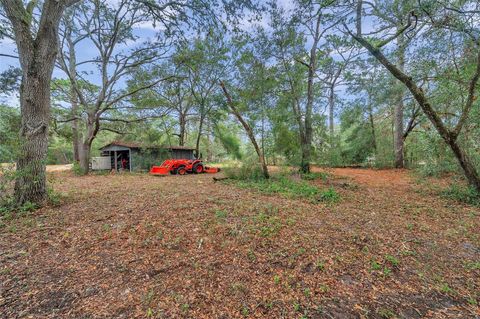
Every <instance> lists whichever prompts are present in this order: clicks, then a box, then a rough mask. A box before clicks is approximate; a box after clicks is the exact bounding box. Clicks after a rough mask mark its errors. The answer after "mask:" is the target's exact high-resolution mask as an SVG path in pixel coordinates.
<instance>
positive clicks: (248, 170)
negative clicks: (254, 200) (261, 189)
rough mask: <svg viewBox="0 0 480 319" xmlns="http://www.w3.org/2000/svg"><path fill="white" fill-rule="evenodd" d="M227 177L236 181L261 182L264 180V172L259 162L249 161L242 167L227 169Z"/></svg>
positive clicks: (225, 170)
mask: <svg viewBox="0 0 480 319" xmlns="http://www.w3.org/2000/svg"><path fill="white" fill-rule="evenodd" d="M224 172H225V176H227V177H228V178H231V179H236V180H260V179H263V178H264V176H263V172H262V168H261V167H260V164H259V163H258V160H256V159H252V158H250V159H247V160H245V161H243V162H242V163H240V165H232V166H229V167H225V169H224Z"/></svg>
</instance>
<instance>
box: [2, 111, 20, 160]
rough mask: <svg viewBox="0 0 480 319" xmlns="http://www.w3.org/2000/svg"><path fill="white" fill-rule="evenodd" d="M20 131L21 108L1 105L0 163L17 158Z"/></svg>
mask: <svg viewBox="0 0 480 319" xmlns="http://www.w3.org/2000/svg"><path fill="white" fill-rule="evenodd" d="M19 131H20V110H19V109H18V108H15V107H8V106H5V105H0V163H4V162H7V163H10V162H13V161H14V160H15V159H16V157H17V156H16V155H17V151H18V147H19V142H18V141H19V138H18V134H19Z"/></svg>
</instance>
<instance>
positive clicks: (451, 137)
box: [350, 33, 480, 192]
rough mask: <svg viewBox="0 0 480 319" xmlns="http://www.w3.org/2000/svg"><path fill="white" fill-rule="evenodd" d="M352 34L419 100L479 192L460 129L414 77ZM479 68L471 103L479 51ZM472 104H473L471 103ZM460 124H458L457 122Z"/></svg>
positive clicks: (475, 172)
mask: <svg viewBox="0 0 480 319" xmlns="http://www.w3.org/2000/svg"><path fill="white" fill-rule="evenodd" d="M350 35H351V36H352V37H353V38H354V39H355V40H357V41H358V42H359V43H360V44H361V45H362V46H363V47H365V48H366V49H367V50H368V51H369V52H370V53H371V54H372V55H373V56H374V57H375V58H376V59H377V60H378V61H379V62H380V63H381V64H383V66H385V68H386V69H387V70H388V71H390V73H391V74H392V75H393V76H395V77H396V78H397V79H398V80H400V81H401V82H402V83H403V84H404V85H405V86H406V87H407V89H408V90H409V91H410V93H411V94H412V95H413V97H414V98H415V100H416V101H417V102H418V104H419V105H420V107H421V109H422V111H423V113H424V114H425V116H426V117H427V118H428V119H429V120H430V122H431V123H432V125H433V126H434V127H435V129H436V130H437V132H438V134H439V135H440V136H441V137H442V139H443V140H444V141H445V143H446V144H447V145H448V146H449V147H450V149H451V150H452V152H453V154H454V155H455V157H456V158H457V160H458V163H459V164H460V167H461V168H462V170H463V172H464V175H465V177H466V179H467V180H468V182H469V184H470V185H471V186H472V187H474V188H475V189H476V190H477V191H478V192H480V176H479V174H478V171H477V170H476V168H475V166H474V165H473V162H472V161H471V159H470V158H469V156H468V155H467V154H466V152H465V151H464V150H463V149H462V148H461V146H460V145H459V144H458V134H459V133H460V131H458V132H455V131H453V132H452V131H450V130H449V129H448V128H447V127H446V126H445V125H444V124H443V122H442V120H441V118H440V117H439V115H438V114H437V112H436V111H435V109H434V108H433V107H432V105H431V104H430V102H429V101H428V99H427V97H426V95H425V93H424V91H423V89H422V88H421V87H419V86H417V84H416V83H415V82H414V81H413V78H412V77H410V76H408V75H407V74H405V73H404V72H402V71H401V70H400V69H399V68H398V67H397V66H395V65H394V64H392V63H391V62H390V61H389V60H388V59H387V58H386V57H385V55H383V53H382V52H381V51H380V49H378V48H376V47H374V46H373V45H371V44H370V43H369V42H368V41H367V40H365V39H364V38H362V37H361V36H356V35H354V34H352V33H350ZM477 59H478V61H477V70H476V73H475V77H474V78H473V79H472V81H471V83H470V84H471V86H470V91H471V92H470V94H469V95H470V96H469V101H470V103H473V101H474V94H473V93H474V90H475V85H476V84H477V83H478V79H479V78H480V52H479V53H478V57H477ZM470 106H471V104H470ZM468 109H469V107H467V110H464V112H467V111H468ZM467 116H468V114H466V113H463V114H462V118H461V119H464V120H465V119H466V118H467ZM457 125H458V124H457ZM458 129H461V126H458Z"/></svg>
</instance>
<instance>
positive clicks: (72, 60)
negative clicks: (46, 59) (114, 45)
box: [67, 34, 80, 163]
mask: <svg viewBox="0 0 480 319" xmlns="http://www.w3.org/2000/svg"><path fill="white" fill-rule="evenodd" d="M67 41H68V47H69V72H70V74H71V75H72V76H73V77H74V78H76V77H77V66H76V63H77V59H76V54H75V46H74V45H73V43H72V38H71V34H69V37H68V38H67ZM70 103H71V107H72V108H71V112H72V117H73V121H72V146H73V161H74V162H77V163H78V162H79V161H80V155H79V152H80V150H79V147H80V146H79V144H80V137H79V134H78V119H77V116H78V97H77V92H76V90H75V88H74V86H73V85H71V87H70Z"/></svg>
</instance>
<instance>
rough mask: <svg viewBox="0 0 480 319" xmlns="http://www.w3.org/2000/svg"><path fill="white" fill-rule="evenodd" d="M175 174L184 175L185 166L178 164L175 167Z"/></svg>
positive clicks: (185, 172)
mask: <svg viewBox="0 0 480 319" xmlns="http://www.w3.org/2000/svg"><path fill="white" fill-rule="evenodd" d="M176 171H177V174H178V175H185V174H187V169H186V168H185V166H179V167H178V168H177V169H176Z"/></svg>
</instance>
